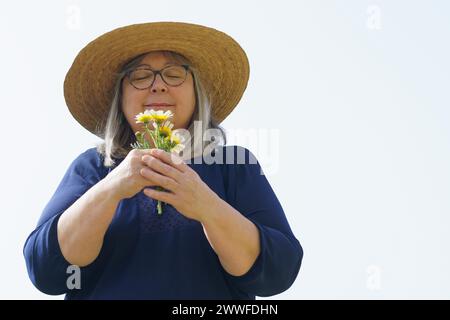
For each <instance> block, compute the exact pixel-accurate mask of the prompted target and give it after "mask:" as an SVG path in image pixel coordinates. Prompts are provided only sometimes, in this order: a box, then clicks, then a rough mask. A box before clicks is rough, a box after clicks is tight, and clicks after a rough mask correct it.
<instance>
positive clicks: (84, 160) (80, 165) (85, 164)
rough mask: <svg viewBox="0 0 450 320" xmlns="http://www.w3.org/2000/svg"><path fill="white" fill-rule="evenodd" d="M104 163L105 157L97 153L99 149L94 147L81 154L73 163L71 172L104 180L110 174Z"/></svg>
mask: <svg viewBox="0 0 450 320" xmlns="http://www.w3.org/2000/svg"><path fill="white" fill-rule="evenodd" d="M103 161H104V159H103V156H102V155H101V154H100V153H99V152H98V151H97V148H96V147H92V148H89V149H87V150H85V151H84V152H82V153H80V154H79V155H78V156H77V157H76V158H75V159H74V160H73V161H72V163H71V165H70V168H69V170H71V171H75V172H77V173H79V174H81V175H83V176H85V177H89V176H94V177H95V178H97V179H99V178H103V177H104V176H105V175H106V174H107V173H108V168H106V167H105V166H104V165H103Z"/></svg>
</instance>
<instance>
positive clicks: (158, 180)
mask: <svg viewBox="0 0 450 320" xmlns="http://www.w3.org/2000/svg"><path fill="white" fill-rule="evenodd" d="M139 172H140V174H141V175H142V176H143V177H144V178H146V179H148V180H150V181H151V182H153V183H154V185H155V186H160V187H163V188H164V189H167V190H170V191H174V190H176V189H177V187H178V182H176V181H175V180H173V179H172V178H170V177H166V176H163V175H161V174H159V173H158V172H155V171H153V170H152V169H150V168H147V167H144V168H142V169H141V170H139Z"/></svg>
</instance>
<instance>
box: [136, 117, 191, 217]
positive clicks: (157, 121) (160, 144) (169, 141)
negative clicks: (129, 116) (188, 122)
mask: <svg viewBox="0 0 450 320" xmlns="http://www.w3.org/2000/svg"><path fill="white" fill-rule="evenodd" d="M172 117H173V113H172V112H171V111H170V110H168V111H165V112H164V111H162V110H153V109H151V110H145V111H144V112H141V113H139V114H138V115H136V117H135V120H136V123H142V124H143V125H144V130H145V131H144V132H140V131H137V132H136V133H135V136H136V142H135V143H132V144H131V146H132V147H133V148H134V149H150V143H149V142H148V141H147V139H145V135H146V134H148V135H149V136H150V137H151V139H152V141H153V144H154V146H155V148H157V149H162V150H164V151H167V152H175V153H179V152H180V151H181V150H183V149H184V144H182V143H181V142H183V138H182V136H181V135H180V134H178V133H177V130H172V128H173V123H171V122H170V121H169V119H170V118H172ZM150 123H152V124H153V130H150V128H149V125H150ZM156 189H157V190H161V191H166V190H165V189H164V188H162V187H160V186H157V187H156ZM157 208H158V214H159V215H160V214H162V203H161V201H160V200H158V204H157Z"/></svg>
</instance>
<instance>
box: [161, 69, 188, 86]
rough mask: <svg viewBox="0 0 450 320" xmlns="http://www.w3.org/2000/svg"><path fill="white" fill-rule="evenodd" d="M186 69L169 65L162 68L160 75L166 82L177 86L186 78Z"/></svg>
mask: <svg viewBox="0 0 450 320" xmlns="http://www.w3.org/2000/svg"><path fill="white" fill-rule="evenodd" d="M186 74H187V72H186V69H185V68H184V67H182V66H170V67H167V68H166V69H164V70H163V72H162V75H163V78H164V80H165V81H166V82H167V84H169V85H171V86H178V85H180V84H182V83H183V81H184V80H185V79H186Z"/></svg>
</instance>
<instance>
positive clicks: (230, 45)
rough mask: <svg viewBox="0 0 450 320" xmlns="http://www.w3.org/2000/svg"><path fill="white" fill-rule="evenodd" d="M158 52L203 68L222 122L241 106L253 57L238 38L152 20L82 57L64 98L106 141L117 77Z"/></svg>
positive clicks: (105, 38)
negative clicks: (133, 62)
mask: <svg viewBox="0 0 450 320" xmlns="http://www.w3.org/2000/svg"><path fill="white" fill-rule="evenodd" d="M158 50H170V51H174V52H177V53H179V54H181V55H183V56H185V57H186V58H187V59H188V60H190V62H191V63H192V65H193V66H195V67H196V68H197V70H198V71H199V75H200V78H201V80H202V82H203V84H204V86H205V88H206V90H207V91H208V93H209V95H210V98H211V105H212V110H211V113H212V117H213V119H214V120H215V121H216V122H217V123H221V122H222V121H223V119H225V118H226V117H227V116H228V115H229V114H230V113H231V111H233V109H234V108H235V107H236V105H237V104H238V103H239V101H240V99H241V97H242V95H243V93H244V91H245V89H246V87H247V83H248V79H249V72H250V71H249V69H250V68H249V63H248V59H247V55H246V54H245V52H244V50H243V49H242V48H241V46H240V45H239V44H238V43H237V42H236V41H235V40H234V39H233V38H231V37H230V36H228V35H227V34H225V33H223V32H221V31H218V30H216V29H213V28H209V27H205V26H202V25H196V24H191V23H184V22H152V23H143V24H133V25H129V26H125V27H121V28H117V29H115V30H112V31H110V32H107V33H105V34H103V35H101V36H100V37H98V38H96V39H95V40H93V41H91V42H90V43H89V44H88V45H86V46H85V47H84V48H83V49H82V50H81V51H80V52H79V53H78V55H77V56H76V58H75V60H74V62H73V64H72V66H71V67H70V69H69V71H68V72H67V74H66V78H65V80H64V97H65V100H66V104H67V106H68V108H69V111H70V112H71V114H72V115H73V117H74V118H75V119H76V120H77V121H78V122H79V123H80V124H81V125H82V126H83V127H85V128H86V129H87V130H89V131H90V132H92V133H94V134H96V135H98V136H99V137H102V136H101V132H99V131H98V129H99V128H103V125H104V123H105V121H106V117H107V114H108V112H109V108H110V106H111V102H112V99H113V94H114V92H113V90H114V85H115V82H116V79H117V73H118V72H119V71H120V70H121V68H122V67H123V65H124V64H125V63H127V62H128V61H129V60H131V59H133V58H134V57H136V56H138V55H140V54H143V53H146V52H149V51H158ZM100 131H101V130H100Z"/></svg>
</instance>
